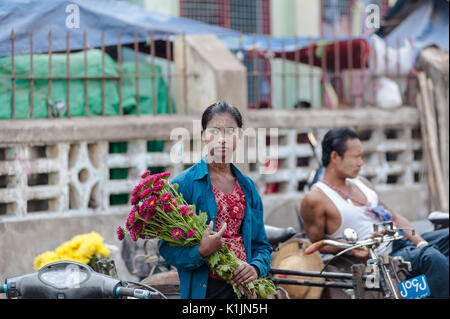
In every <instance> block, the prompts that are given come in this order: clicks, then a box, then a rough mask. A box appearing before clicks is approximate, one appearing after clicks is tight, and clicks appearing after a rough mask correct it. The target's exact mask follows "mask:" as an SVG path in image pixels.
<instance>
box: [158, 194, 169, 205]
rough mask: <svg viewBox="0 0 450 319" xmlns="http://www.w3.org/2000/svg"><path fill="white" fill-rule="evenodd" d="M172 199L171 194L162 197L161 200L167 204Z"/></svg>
mask: <svg viewBox="0 0 450 319" xmlns="http://www.w3.org/2000/svg"><path fill="white" fill-rule="evenodd" d="M171 199H172V194H171V193H164V194H162V195H161V198H160V200H161V202H163V203H167V202H168V201H169V200H171Z"/></svg>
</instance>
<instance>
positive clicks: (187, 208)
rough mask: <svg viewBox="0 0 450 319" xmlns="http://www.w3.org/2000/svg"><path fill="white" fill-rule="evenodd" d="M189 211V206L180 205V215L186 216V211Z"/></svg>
mask: <svg viewBox="0 0 450 319" xmlns="http://www.w3.org/2000/svg"><path fill="white" fill-rule="evenodd" d="M188 211H189V206H188V205H182V206H180V215H181V216H183V217H184V216H186V214H187V212H188Z"/></svg>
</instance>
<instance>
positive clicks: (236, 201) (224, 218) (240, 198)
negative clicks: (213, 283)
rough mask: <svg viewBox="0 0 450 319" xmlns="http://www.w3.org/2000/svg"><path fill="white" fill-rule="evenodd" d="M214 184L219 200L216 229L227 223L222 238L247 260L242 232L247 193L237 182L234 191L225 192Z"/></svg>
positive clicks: (217, 199) (240, 257)
mask: <svg viewBox="0 0 450 319" xmlns="http://www.w3.org/2000/svg"><path fill="white" fill-rule="evenodd" d="M212 186H213V191H214V197H215V199H216V202H217V217H216V230H219V229H220V228H221V227H222V225H223V223H226V224H227V230H226V231H225V233H224V234H223V236H222V238H223V239H225V242H226V244H227V246H228V248H229V249H230V250H231V251H233V253H234V254H235V255H236V257H237V258H239V259H240V260H242V261H244V262H247V256H246V254H245V248H244V240H243V237H242V233H241V224H242V221H243V220H244V210H245V205H246V203H245V195H244V192H243V191H242V189H241V186H240V185H239V183H238V182H236V184H235V186H234V189H233V193H231V194H224V193H222V192H221V191H220V190H218V189H217V188H216V187H214V185H212ZM209 275H210V276H211V277H212V278H214V279H221V280H223V279H222V278H221V277H220V276H218V275H217V274H215V273H214V272H212V271H210V272H209Z"/></svg>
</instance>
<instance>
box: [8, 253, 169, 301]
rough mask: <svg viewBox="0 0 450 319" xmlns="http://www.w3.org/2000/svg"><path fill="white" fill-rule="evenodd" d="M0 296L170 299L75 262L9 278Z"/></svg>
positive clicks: (142, 286)
mask: <svg viewBox="0 0 450 319" xmlns="http://www.w3.org/2000/svg"><path fill="white" fill-rule="evenodd" d="M0 294H6V298H8V299H127V298H134V299H167V297H166V296H165V295H164V294H163V293H161V292H160V291H158V290H156V289H155V288H153V287H151V286H148V285H145V284H143V283H139V282H130V281H128V282H127V281H122V280H120V279H118V278H114V277H112V276H109V275H105V274H102V273H99V272H96V271H94V270H93V269H92V268H91V267H90V266H88V265H85V264H82V263H78V262H75V261H57V262H53V263H50V264H47V265H46V266H44V267H42V268H41V269H40V270H39V271H37V272H33V273H30V274H25V275H19V276H13V277H9V278H7V279H6V280H5V283H4V284H3V286H1V287H0Z"/></svg>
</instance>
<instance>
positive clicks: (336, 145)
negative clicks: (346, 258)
mask: <svg viewBox="0 0 450 319" xmlns="http://www.w3.org/2000/svg"><path fill="white" fill-rule="evenodd" d="M362 156H363V149H362V145H361V141H360V140H359V138H358V135H357V134H356V133H355V132H354V131H353V130H351V129H348V128H337V129H332V130H330V131H328V133H327V134H326V135H325V137H324V139H323V141H322V163H323V165H324V166H325V173H324V177H323V180H322V181H320V182H317V183H316V184H315V185H314V186H313V187H312V188H311V190H310V191H309V192H308V194H306V196H305V197H304V199H303V201H302V203H301V215H302V218H303V220H304V225H305V231H306V234H307V236H308V237H309V239H310V240H311V242H316V241H319V240H321V239H324V238H325V236H326V235H327V236H328V237H331V238H334V239H337V238H342V237H343V230H344V229H345V228H352V229H354V230H355V231H356V232H357V233H358V238H360V239H365V238H367V237H369V236H370V233H372V232H373V224H376V223H380V222H382V221H386V220H392V221H393V222H394V225H395V226H396V227H397V228H413V227H412V226H411V224H410V223H409V221H408V220H407V219H406V218H404V217H403V216H401V215H398V214H395V213H394V212H392V211H390V210H389V209H388V208H387V207H386V205H384V204H383V203H382V202H381V201H380V200H379V198H378V195H377V193H376V192H375V190H374V188H373V186H372V185H371V184H370V182H369V181H368V180H367V179H365V178H363V177H362V176H358V173H359V171H360V170H361V167H362V166H363V164H364V162H363V159H362ZM405 235H406V239H407V240H397V241H395V242H394V243H393V244H389V243H382V244H380V246H378V247H377V248H376V253H377V254H379V255H382V254H386V253H388V254H390V255H391V256H401V257H403V259H404V260H406V261H410V262H411V266H412V270H413V273H412V274H413V275H414V276H417V275H420V274H425V276H426V278H427V281H428V284H429V286H430V292H431V297H433V298H448V296H449V294H448V291H449V288H448V287H449V285H448V283H449V258H448V241H449V231H448V228H447V229H442V230H439V231H433V232H429V233H426V234H422V236H421V235H419V234H417V233H416V234H415V235H412V232H410V231H405ZM340 250H341V249H339V248H335V247H329V246H325V247H323V248H321V249H320V250H319V251H320V252H321V253H327V254H335V253H337V252H339V251H340ZM352 254H353V255H354V256H355V257H359V258H367V257H368V256H369V252H368V249H367V247H360V248H357V249H354V250H352Z"/></svg>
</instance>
